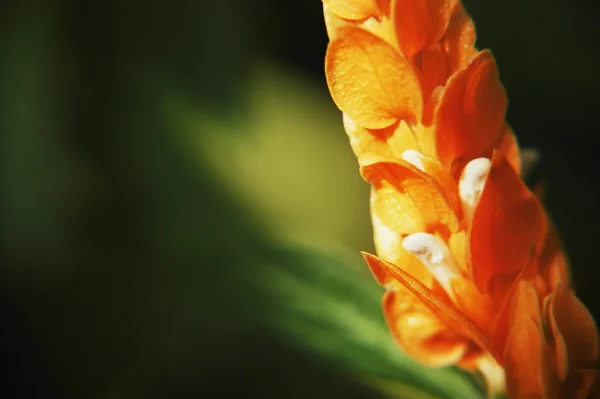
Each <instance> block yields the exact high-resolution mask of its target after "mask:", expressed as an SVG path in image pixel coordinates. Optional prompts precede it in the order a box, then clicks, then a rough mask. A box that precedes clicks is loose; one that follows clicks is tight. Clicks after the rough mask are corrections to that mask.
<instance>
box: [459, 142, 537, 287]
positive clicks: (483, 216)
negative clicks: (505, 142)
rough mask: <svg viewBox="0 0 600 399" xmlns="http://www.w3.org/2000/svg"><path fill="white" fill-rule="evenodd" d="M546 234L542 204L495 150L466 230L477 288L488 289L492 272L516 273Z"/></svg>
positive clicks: (493, 274)
mask: <svg viewBox="0 0 600 399" xmlns="http://www.w3.org/2000/svg"><path fill="white" fill-rule="evenodd" d="M545 234H546V216H545V214H544V210H543V208H542V206H541V205H540V204H539V202H538V200H537V199H536V198H535V196H534V195H533V194H532V193H531V192H530V191H529V189H528V188H527V186H526V185H525V184H524V183H523V182H522V181H521V179H520V178H519V176H518V175H517V173H516V171H515V170H514V169H513V167H512V166H511V165H510V164H509V163H508V161H507V160H506V158H504V156H503V155H502V154H499V153H495V154H494V156H493V159H492V166H491V168H490V171H489V173H488V176H487V181H486V183H485V186H484V189H483V192H482V193H481V197H480V199H479V202H478V203H477V205H476V208H475V211H474V214H473V219H472V221H471V228H470V231H469V246H470V254H471V258H470V266H471V267H470V269H471V271H472V275H473V279H474V281H475V284H476V285H477V287H478V288H479V290H480V291H482V292H483V293H486V292H488V283H489V280H490V279H491V278H492V277H493V276H495V275H498V274H512V273H517V272H518V271H519V270H520V269H521V268H522V267H523V265H525V264H526V260H527V257H528V256H529V251H530V249H531V246H532V245H536V248H537V247H538V246H540V245H541V242H542V240H543V238H544V236H545Z"/></svg>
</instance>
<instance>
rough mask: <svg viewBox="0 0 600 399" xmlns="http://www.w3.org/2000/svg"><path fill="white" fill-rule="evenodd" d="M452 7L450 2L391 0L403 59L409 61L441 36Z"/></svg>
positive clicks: (445, 0)
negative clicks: (404, 57) (405, 58)
mask: <svg viewBox="0 0 600 399" xmlns="http://www.w3.org/2000/svg"><path fill="white" fill-rule="evenodd" d="M451 5H452V1H450V0H417V1H415V0H392V20H393V21H394V27H395V29H396V34H397V36H398V43H399V44H400V48H401V49H402V52H403V53H404V55H405V56H406V57H408V58H410V57H412V56H413V55H415V54H416V53H417V52H419V51H420V50H421V49H422V48H424V47H427V46H430V45H432V44H433V43H435V42H437V41H438V40H439V39H440V38H441V37H442V36H443V34H444V32H445V31H446V28H447V27H448V22H449V20H450V12H451Z"/></svg>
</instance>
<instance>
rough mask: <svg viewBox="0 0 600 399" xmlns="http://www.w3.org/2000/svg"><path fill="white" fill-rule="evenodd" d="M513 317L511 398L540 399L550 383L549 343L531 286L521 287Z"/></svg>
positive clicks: (508, 360)
mask: <svg viewBox="0 0 600 399" xmlns="http://www.w3.org/2000/svg"><path fill="white" fill-rule="evenodd" d="M510 313H511V314H510V323H509V324H510V332H509V334H508V338H507V339H506V345H505V348H504V362H503V363H504V368H505V370H506V390H507V392H508V394H509V396H510V397H515V398H539V397H541V395H542V392H544V391H545V387H544V386H543V385H544V383H545V380H546V379H547V376H546V375H545V373H546V369H545V368H544V367H543V366H544V356H545V355H544V350H545V348H544V345H545V343H544V336H543V330H542V324H541V323H542V321H541V313H540V306H539V301H538V297H537V294H536V292H535V290H534V289H533V287H532V286H531V284H529V283H528V282H526V281H524V280H521V281H519V283H518V284H517V286H516V289H515V293H514V297H513V300H512V304H511V312H510ZM540 377H542V378H540Z"/></svg>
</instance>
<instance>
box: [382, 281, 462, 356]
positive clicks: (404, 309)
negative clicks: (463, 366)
mask: <svg viewBox="0 0 600 399" xmlns="http://www.w3.org/2000/svg"><path fill="white" fill-rule="evenodd" d="M383 313H384V316H385V319H386V322H387V324H388V326H389V329H390V331H391V332H392V334H394V337H395V338H396V341H397V342H398V343H399V344H400V346H401V347H402V348H403V350H404V352H405V353H406V354H407V355H409V356H411V357H412V358H414V359H416V360H417V361H419V362H421V363H423V364H426V365H429V366H432V367H441V366H448V365H452V364H456V363H457V362H458V361H460V360H461V358H462V357H463V356H464V355H465V352H466V350H467V348H468V344H469V341H468V339H465V337H461V336H459V335H457V334H456V333H454V332H452V331H451V330H449V329H448V327H447V326H445V325H444V324H442V322H441V321H440V320H439V319H438V318H437V317H436V316H435V315H434V314H433V313H432V312H431V310H429V309H428V308H427V307H426V306H425V305H423V303H422V302H421V301H419V300H418V299H417V298H416V297H415V296H414V295H413V294H412V293H411V292H410V291H408V290H407V289H406V288H404V287H402V288H400V290H399V291H397V292H393V291H388V292H386V293H385V294H384V297H383Z"/></svg>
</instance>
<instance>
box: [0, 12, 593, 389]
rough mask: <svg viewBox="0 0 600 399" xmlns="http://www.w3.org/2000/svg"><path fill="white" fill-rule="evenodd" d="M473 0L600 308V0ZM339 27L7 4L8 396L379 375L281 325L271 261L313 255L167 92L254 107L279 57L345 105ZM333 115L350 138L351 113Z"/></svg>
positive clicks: (285, 16) (230, 115)
mask: <svg viewBox="0 0 600 399" xmlns="http://www.w3.org/2000/svg"><path fill="white" fill-rule="evenodd" d="M464 3H465V5H466V8H467V10H468V11H469V12H470V13H471V15H472V17H473V18H474V20H475V23H476V27H477V30H478V46H479V48H491V49H492V51H493V53H494V55H495V57H496V59H497V62H498V65H499V69H500V73H501V79H502V81H503V83H504V84H505V86H506V88H507V91H508V94H509V98H510V105H509V111H508V120H509V122H510V123H511V124H512V126H513V127H514V129H515V131H516V133H517V136H518V138H519V140H520V142H521V143H522V145H523V146H525V147H535V148H537V149H538V150H539V151H540V153H541V155H542V162H541V164H540V165H539V167H538V168H537V169H536V173H535V178H536V179H538V180H540V179H542V180H544V181H545V182H546V185H547V200H546V204H547V207H548V209H549V212H550V213H551V215H552V216H553V218H554V220H555V221H556V224H557V226H558V230H559V232H560V233H561V235H562V236H563V238H564V243H565V246H566V249H567V251H568V254H569V257H570V259H571V262H572V266H573V276H574V280H575V286H576V289H577V291H578V293H579V296H580V298H581V299H582V301H583V302H584V303H586V304H587V305H588V307H589V308H590V310H591V312H592V313H593V315H594V317H595V318H596V319H598V318H599V317H600V295H599V294H598V289H597V284H598V282H599V281H600V280H599V273H600V272H599V269H598V265H600V259H599V252H598V250H597V246H598V243H597V239H598V237H600V212H599V210H598V206H597V204H598V201H599V199H600V197H599V193H598V182H597V172H598V168H597V149H598V148H599V147H598V146H597V141H598V140H597V135H598V133H599V132H598V124H597V121H596V119H597V117H598V101H597V100H598V92H599V89H600V79H599V78H598V73H597V71H598V70H600V57H599V55H598V54H600V53H599V50H600V48H599V41H598V38H599V37H600V35H599V34H600V28H599V25H598V24H597V21H598V18H599V17H600V12H599V9H600V7H598V5H597V4H596V2H592V1H583V0H577V1H575V0H544V1H542V0H531V1H527V2H523V1H519V0H504V1H493V0H486V1H483V0H470V1H465V2H464ZM326 45H327V37H326V33H325V28H324V25H323V20H322V11H321V3H320V2H319V1H298V2H282V1H273V0H260V1H255V2H250V1H246V0H229V1H223V2H220V1H203V0H196V1H190V0H175V1H170V2H148V1H138V0H125V1H121V2H117V1H110V0H109V1H107V2H88V1H77V0H72V1H67V0H55V1H7V0H4V2H2V3H1V5H0V131H1V142H0V163H1V169H0V177H1V180H0V182H1V187H0V190H1V198H0V200H1V202H0V205H1V209H0V220H1V227H0V232H1V266H0V365H1V366H2V368H3V373H2V377H0V397H11V398H12V397H15V398H29V397H32V398H65V397H76V398H87V397H93V398H153V397H156V398H162V397H169V398H180V397H181V398H187V397H190V398H191V397H213V396H214V397H217V396H218V397H231V396H233V395H235V396H239V397H278V396H281V395H286V396H291V397H307V396H308V395H312V396H315V397H363V396H366V395H367V394H368V393H367V391H363V389H362V388H359V387H358V385H357V384H355V383H354V382H351V379H348V378H346V376H345V375H344V374H343V373H341V372H339V371H337V370H336V369H335V368H334V367H332V366H331V365H330V364H329V363H327V362H324V361H321V360H320V359H318V358H316V357H314V356H309V355H307V354H305V353H304V352H302V351H300V350H297V349H296V348H295V347H293V346H290V345H288V344H286V340H285V339H284V338H282V337H281V336H279V335H277V333H275V332H273V331H272V330H271V329H269V328H268V327H265V326H264V323H263V321H262V318H261V317H262V312H263V310H264V309H265V308H264V306H267V305H265V302H261V298H260V292H261V291H260V289H256V288H252V287H253V285H252V284H251V283H250V282H249V281H250V280H251V279H252V278H253V276H254V270H255V269H257V268H259V267H260V265H262V264H264V263H265V262H269V263H271V264H281V265H289V264H290V263H294V262H297V260H296V259H297V258H295V257H293V256H292V257H290V255H289V254H287V253H282V252H281V250H280V249H279V245H280V244H279V242H278V241H277V239H274V238H273V234H272V233H270V232H269V228H268V227H266V226H265V225H263V223H262V222H261V217H260V213H259V214H258V217H257V216H256V214H253V215H254V216H251V214H252V212H249V211H248V209H247V205H246V204H245V203H244V201H245V200H244V198H240V197H239V195H238V194H237V191H235V190H232V189H231V188H229V187H228V186H227V184H225V183H223V181H222V180H221V179H220V178H219V177H218V176H217V175H215V173H213V171H212V170H211V169H210V168H208V167H206V166H205V162H208V161H206V160H204V159H203V158H202V157H191V156H189V155H186V154H188V153H187V152H185V151H182V149H181V147H182V145H183V144H182V143H181V141H180V140H179V135H177V134H175V133H173V132H174V130H176V129H175V127H174V126H175V124H174V123H173V121H172V119H170V117H168V116H165V112H164V103H165V99H168V98H170V97H169V96H171V95H172V93H173V92H176V93H178V95H179V96H182V97H184V98H185V99H186V100H187V101H188V102H190V103H193V104H195V105H194V107H196V108H199V109H202V112H204V113H205V114H209V115H212V116H213V117H214V118H215V119H216V120H219V121H229V120H237V119H243V118H244V117H245V115H246V113H248V112H249V111H248V106H247V104H246V103H245V100H244V96H242V95H241V94H243V93H242V92H243V89H241V87H243V82H244V81H245V80H246V79H248V76H250V75H251V71H252V70H253V68H256V63H257V61H259V62H262V63H263V64H267V65H268V64H269V63H276V64H278V65H285V68H287V69H286V70H287V71H292V72H289V73H290V74H293V76H301V77H302V79H304V80H303V81H304V82H308V83H309V85H310V86H311V88H312V89H311V90H314V92H316V93H318V95H319V96H320V97H321V98H323V99H325V102H326V103H327V104H328V105H327V108H326V110H324V111H323V112H326V113H327V114H328V115H330V117H333V118H339V115H337V114H336V112H337V111H336V110H335V108H334V107H333V105H332V104H331V103H330V102H329V100H328V98H329V97H328V92H327V87H326V84H325V80H324V76H323V58H324V53H325V48H326ZM290 76H291V75H290ZM282 79H283V80H284V81H286V79H292V77H289V78H288V77H283V78H282ZM284 87H287V86H284ZM282 90H283V89H282ZM307 90H308V89H307ZM265 101H268V100H267V99H266V98H265ZM259 103H260V101H259ZM194 107H192V108H194ZM194 109H195V108H194ZM331 115H333V116H331ZM336 120H337V119H336ZM311 126H312V125H311ZM290 128H291V126H290ZM196 134H198V135H202V136H206V137H209V138H210V137H212V136H215V137H216V136H220V135H224V136H228V137H233V139H235V137H236V136H238V135H241V134H242V133H240V131H238V130H236V129H229V130H226V131H219V132H215V131H214V129H212V128H211V127H210V125H202V124H200V128H199V129H198V131H197V133H196ZM319 134H321V133H319ZM322 134H323V135H328V136H327V137H329V138H328V139H331V140H336V142H337V141H338V140H339V143H340V146H341V147H340V148H343V150H341V151H346V152H344V154H346V155H347V158H344V159H350V158H351V153H350V149H349V146H347V143H345V140H346V137H345V135H344V133H343V131H342V125H341V118H340V119H339V126H338V127H337V128H336V129H333V130H324V131H323V132H322ZM209 140H211V139H209ZM215 140H217V139H215ZM287 151H300V150H299V149H298V148H288V149H287ZM303 151H305V152H304V153H303V154H304V155H302V156H304V157H306V158H307V159H310V157H311V156H315V155H314V154H313V153H312V152H311V151H312V150H311V149H310V148H308V149H304V150H303ZM213 155H214V154H213ZM346 155H344V156H346ZM215 156H216V157H217V158H222V159H224V160H227V159H228V158H229V157H230V156H232V154H229V153H228V152H227V151H223V153H218V154H216V155H215ZM335 159H337V158H335ZM285 160H286V157H285V154H284V155H283V156H282V158H281V166H282V168H283V167H285V162H286V161H285ZM256 162H260V159H257V160H256ZM315 162H322V163H323V165H324V166H329V167H331V168H334V169H335V168H340V169H343V168H346V164H344V165H343V166H342V165H339V166H338V165H336V164H328V162H329V163H331V162H334V161H331V160H328V159H319V160H316V159H315ZM348 165H352V163H351V162H350V163H349V164H348ZM348 173H352V174H356V179H358V173H356V170H351V171H349V172H348ZM265 179H267V180H268V176H265ZM289 179H290V180H291V181H293V180H294V179H295V177H294V176H290V177H289ZM308 184H310V183H308ZM306 187H307V188H306V189H307V190H308V189H309V188H310V186H306ZM282 190H283V188H282ZM366 192H367V191H366V188H365V189H363V190H362V191H360V193H359V194H357V195H356V198H353V199H352V200H353V201H354V202H355V203H360V204H362V203H363V202H364V204H363V205H362V206H363V207H362V208H351V209H352V210H353V212H359V213H360V216H358V217H357V218H358V219H357V220H359V221H361V223H362V224H360V227H361V228H360V230H361V231H362V232H360V233H357V236H356V237H355V239H354V241H352V240H350V241H349V243H348V242H347V243H346V244H347V245H346V247H347V248H349V249H350V250H351V251H353V252H356V251H358V250H359V249H369V248H370V246H371V243H370V241H369V238H368V237H370V230H369V229H370V227H369V225H368V212H367V210H366V209H365V208H364V207H366V203H367V197H366V195H365V193H366ZM321 194H322V195H324V196H328V197H329V198H336V195H338V194H337V193H336V192H335V190H334V189H333V187H330V188H329V191H326V192H323V193H321ZM315 198H316V197H315ZM315 201H316V200H315ZM339 201H340V203H341V202H345V201H346V199H345V198H339ZM313 205H314V204H313V203H312V202H309V201H307V202H306V203H305V206H306V207H307V208H310V207H311V206H313ZM356 209H358V210H356ZM298 212H300V213H301V210H300V209H298ZM332 217H334V216H332ZM338 217H339V215H338ZM265 218H266V217H265ZM357 223H358V222H357ZM353 262H356V264H359V263H360V260H356V259H355V260H353ZM266 303H268V301H267V302H266ZM369 395H372V393H369Z"/></svg>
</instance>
